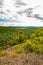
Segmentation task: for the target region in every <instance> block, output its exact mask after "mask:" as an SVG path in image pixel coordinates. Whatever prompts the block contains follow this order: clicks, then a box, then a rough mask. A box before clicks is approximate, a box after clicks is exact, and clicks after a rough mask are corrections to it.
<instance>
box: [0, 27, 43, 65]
mask: <svg viewBox="0 0 43 65" xmlns="http://www.w3.org/2000/svg"><path fill="white" fill-rule="evenodd" d="M0 65H43V28H35V27H33V28H32V27H29V28H28V27H27V28H13V27H0Z"/></svg>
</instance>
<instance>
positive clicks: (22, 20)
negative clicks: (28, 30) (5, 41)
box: [0, 0, 43, 26]
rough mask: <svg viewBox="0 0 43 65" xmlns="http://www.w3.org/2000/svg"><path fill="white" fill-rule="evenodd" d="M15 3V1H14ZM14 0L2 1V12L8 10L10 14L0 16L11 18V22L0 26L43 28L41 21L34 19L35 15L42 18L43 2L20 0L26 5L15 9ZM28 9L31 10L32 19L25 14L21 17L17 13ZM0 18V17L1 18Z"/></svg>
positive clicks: (42, 21)
mask: <svg viewBox="0 0 43 65" xmlns="http://www.w3.org/2000/svg"><path fill="white" fill-rule="evenodd" d="M16 1H17V0H16ZM16 1H14V0H4V6H3V9H2V10H6V9H8V10H10V11H11V12H10V13H8V16H7V15H1V16H3V17H6V18H10V17H11V18H12V19H13V20H16V21H12V22H1V21H0V26H43V20H39V19H36V18H34V15H35V14H39V15H40V16H41V17H43V0H22V1H23V2H24V3H26V4H27V5H24V6H20V7H16V4H15V2H16ZM28 8H33V14H32V16H33V17H32V18H31V17H27V16H26V13H23V14H22V15H21V16H20V15H19V14H18V13H17V12H19V11H21V12H22V11H24V10H26V9H28ZM1 16H0V17H1Z"/></svg>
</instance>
